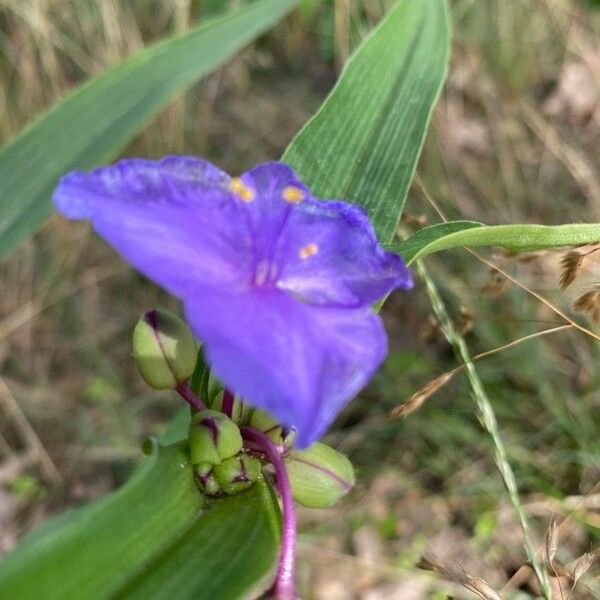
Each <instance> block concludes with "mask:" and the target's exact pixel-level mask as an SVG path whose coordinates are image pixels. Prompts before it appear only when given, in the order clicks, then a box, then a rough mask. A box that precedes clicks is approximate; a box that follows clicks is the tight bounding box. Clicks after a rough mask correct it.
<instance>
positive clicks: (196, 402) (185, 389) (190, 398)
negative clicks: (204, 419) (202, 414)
mask: <svg viewBox="0 0 600 600" xmlns="http://www.w3.org/2000/svg"><path fill="white" fill-rule="evenodd" d="M175 389H176V390H177V393H178V394H179V395H180V396H181V397H182V398H183V399H184V400H185V401H186V402H187V403H188V404H189V405H190V406H191V407H192V408H194V409H196V410H206V406H205V404H204V402H202V400H200V398H198V396H196V394H194V392H192V390H191V388H190V386H189V385H188V384H187V383H180V384H178V385H177V387H176V388H175Z"/></svg>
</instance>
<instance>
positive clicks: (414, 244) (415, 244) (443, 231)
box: [386, 221, 484, 263]
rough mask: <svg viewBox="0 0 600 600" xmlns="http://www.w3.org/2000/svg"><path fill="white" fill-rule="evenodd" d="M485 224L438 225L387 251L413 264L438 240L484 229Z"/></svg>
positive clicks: (393, 244) (420, 231)
mask: <svg viewBox="0 0 600 600" xmlns="http://www.w3.org/2000/svg"><path fill="white" fill-rule="evenodd" d="M483 226H484V225H483V223H478V222H477V221H448V222H446V223H436V224H435V225H431V226H429V227H424V228H423V229H419V231H417V232H416V233H415V234H414V235H411V236H410V237H409V238H407V239H406V240H403V241H402V242H395V243H392V244H387V245H386V250H389V251H390V252H396V254H399V255H400V256H402V258H403V259H404V260H405V261H406V262H407V263H408V262H411V261H412V260H413V259H414V257H415V256H417V255H418V254H419V252H421V250H422V249H423V248H425V247H427V246H429V244H432V243H434V242H436V241H437V240H439V239H441V238H443V237H447V236H449V235H451V234H453V233H456V232H459V231H464V230H465V229H472V228H473V227H483Z"/></svg>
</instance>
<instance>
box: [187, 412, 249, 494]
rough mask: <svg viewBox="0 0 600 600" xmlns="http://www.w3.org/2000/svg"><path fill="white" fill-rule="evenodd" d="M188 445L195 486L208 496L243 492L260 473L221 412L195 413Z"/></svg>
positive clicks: (233, 423) (234, 429)
mask: <svg viewBox="0 0 600 600" xmlns="http://www.w3.org/2000/svg"><path fill="white" fill-rule="evenodd" d="M188 442H189V445H190V457H191V459H192V464H193V465H194V469H195V471H196V478H197V482H198V486H199V488H200V490H201V491H202V492H204V493H205V494H206V495H207V496H216V495H220V494H223V493H225V494H237V493H239V492H243V491H244V490H245V489H247V488H249V487H250V486H251V485H252V484H253V483H254V482H255V481H256V480H257V479H258V477H259V475H260V473H261V463H260V461H259V460H258V459H257V458H255V457H253V456H250V455H249V454H246V453H245V452H244V451H243V440H242V434H241V433H240V428H239V427H238V425H237V424H236V423H235V422H234V421H233V420H232V419H230V418H229V417H228V416H227V415H225V414H223V413H222V412H219V411H217V410H201V411H199V412H197V413H196V414H195V415H194V416H193V417H192V420H191V422H190V429H189V436H188Z"/></svg>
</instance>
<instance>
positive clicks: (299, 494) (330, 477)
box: [285, 442, 355, 508]
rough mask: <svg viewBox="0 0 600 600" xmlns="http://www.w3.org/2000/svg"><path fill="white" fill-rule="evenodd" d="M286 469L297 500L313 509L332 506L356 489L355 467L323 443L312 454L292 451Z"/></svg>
mask: <svg viewBox="0 0 600 600" xmlns="http://www.w3.org/2000/svg"><path fill="white" fill-rule="evenodd" d="M285 466H286V468H287V472H288V476H289V478H290V484H291V486H292V493H293V495H294V499H295V500H296V502H298V503H299V504H302V505H303V506H307V507H309V508H325V507H328V506H332V505H333V504H335V503H336V502H337V501H338V500H339V499H340V498H342V496H345V495H346V494H347V493H348V492H349V491H350V490H351V489H352V488H353V487H354V483H355V476H354V467H353V466H352V463H351V462H350V461H349V460H348V458H347V457H346V456H344V455H343V454H341V453H340V452H338V451H337V450H334V449H333V448H331V447H329V446H327V445H325V444H321V443H320V442H317V443H316V444H313V445H312V446H311V447H310V448H308V450H292V451H291V452H290V453H289V454H288V456H287V457H286V461H285Z"/></svg>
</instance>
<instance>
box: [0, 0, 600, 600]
mask: <svg viewBox="0 0 600 600" xmlns="http://www.w3.org/2000/svg"><path fill="white" fill-rule="evenodd" d="M424 1H426V0H424ZM240 4H242V2H239V1H236V0H229V1H227V0H204V1H201V0H171V1H164V2H160V1H158V0H153V1H151V0H131V1H127V0H100V1H98V2H91V1H88V0H25V1H23V0H0V142H5V141H7V140H9V139H10V138H11V136H13V135H14V134H15V133H16V132H18V131H19V130H20V129H21V128H22V127H23V125H25V124H26V123H27V122H28V121H29V120H31V119H32V118H33V117H35V115H36V114H38V113H39V112H40V111H41V110H42V109H44V108H45V107H48V106H50V105H51V104H52V103H53V102H54V101H56V100H57V99H58V98H60V97H62V96H63V95H64V94H65V93H66V92H67V91H68V90H70V89H71V88H73V86H75V85H77V84H78V83H80V82H82V81H84V80H85V79H86V78H88V77H89V76H91V75H95V74H98V73H100V72H102V71H103V70H105V69H106V68H108V67H110V66H111V65H113V64H115V63H117V62H118V61H119V60H120V59H121V58H123V57H125V56H128V55H129V54H131V53H132V52H135V51H136V50H137V49H139V48H141V47H142V46H144V45H145V44H148V43H150V42H152V41H153V40H156V39H160V38H162V37H165V36H167V35H169V34H172V33H174V32H179V31H184V30H186V29H187V28H188V27H189V26H190V25H191V24H194V23H197V22H200V21H202V20H203V19H206V18H209V17H210V16H211V14H216V13H218V12H220V11H222V10H224V9H226V8H228V7H234V6H238V5H240ZM391 4H393V2H391V1H387V0H335V1H334V0H303V2H301V8H300V9H299V10H297V11H296V12H294V13H293V14H292V15H291V16H290V17H289V18H288V19H287V20H286V21H284V22H283V23H281V24H280V25H279V26H278V27H277V28H276V29H275V30H273V31H272V32H270V33H269V34H268V35H266V36H264V37H263V38H261V39H260V40H259V41H258V42H257V43H256V44H254V45H253V46H252V47H250V48H248V49H246V50H245V51H243V52H242V53H241V54H239V55H238V56H237V57H236V58H235V60H233V61H231V62H229V63H228V64H227V65H226V66H224V67H222V68H221V69H219V70H218V71H216V72H215V73H214V74H213V75H211V76H210V77H208V78H206V79H205V80H203V81H202V82H201V83H199V84H197V85H196V86H194V87H193V88H192V89H191V90H190V91H189V92H187V93H186V94H185V95H183V96H180V97H179V98H177V99H176V100H175V101H174V102H173V103H172V104H171V106H170V107H169V108H168V109H167V110H165V111H164V112H163V113H162V114H161V115H160V117H159V118H158V119H156V120H155V121H154V122H153V123H152V124H151V125H150V126H149V127H147V128H146V130H145V131H144V132H143V133H142V134H141V135H140V136H139V137H138V138H137V139H136V140H135V142H134V143H133V144H132V145H131V147H130V148H129V149H128V150H127V152H126V154H127V155H143V156H154V157H158V156H161V155H163V154H167V153H188V154H197V155H201V156H204V157H207V158H209V159H210V160H212V161H214V162H216V163H218V164H219V166H221V167H222V168H224V169H226V170H228V171H230V172H232V173H238V172H240V171H242V170H243V169H245V168H247V167H250V166H251V165H253V164H255V163H257V162H260V161H262V160H266V159H276V158H278V157H279V156H280V155H281V153H282V151H283V150H284V149H285V147H286V145H287V143H288V142H289V141H290V140H291V138H292V137H293V135H294V134H295V133H296V132H297V131H298V129H299V128H300V127H301V126H302V125H303V123H304V122H305V121H306V120H307V119H308V118H309V117H310V116H311V115H312V114H313V113H314V112H315V111H316V109H317V108H318V106H319V104H320V102H321V101H322V99H323V98H324V97H325V95H326V94H327V92H328V91H329V90H330V88H331V86H332V85H333V83H334V82H335V79H336V76H337V74H338V73H339V70H340V68H341V67H342V66H343V64H344V62H345V60H346V59H347V58H348V56H349V55H350V53H351V51H352V49H353V48H355V47H356V45H357V44H358V43H359V42H360V40H361V39H362V38H363V37H364V36H365V35H366V34H367V32H368V31H369V30H370V29H371V28H372V26H373V25H374V24H375V23H376V22H377V21H378V20H379V19H380V18H381V16H382V15H383V14H384V12H385V10H386V7H388V6H390V5H391ZM451 7H452V18H453V25H454V43H453V55H452V61H451V69H450V75H449V79H448V82H447V85H446V88H445V91H444V94H443V96H442V98H441V100H440V103H439V105H438V108H437V110H436V113H435V116H434V120H433V124H432V128H431V131H430V134H429V136H428V139H427V142H426V146H425V149H424V152H423V156H422V158H421V161H420V165H419V170H418V177H417V179H416V183H415V185H414V186H413V189H412V190H411V194H410V197H409V201H408V203H407V208H406V213H405V216H404V218H403V224H402V230H403V231H412V230H415V229H416V228H418V227H420V226H423V225H424V224H430V223H434V222H437V221H439V219H440V216H439V214H438V210H441V211H442V212H443V213H444V214H445V215H446V216H447V217H448V218H465V219H473V220H478V221H484V222H486V223H488V224H498V223H515V222H532V223H534V222H535V223H548V224H550V223H561V222H593V221H599V220H600V174H599V170H598V167H599V163H600V41H599V40H600V37H599V34H600V11H598V10H597V9H596V7H597V3H596V2H586V1H583V0H518V1H512V0H454V1H452V2H451ZM348 126H349V127H351V126H352V124H351V123H349V124H348ZM436 207H437V209H436ZM486 256H487V259H488V260H490V261H491V262H492V263H493V264H494V265H496V266H498V267H499V268H500V269H502V270H504V271H506V272H508V273H510V274H511V275H512V276H513V277H514V278H515V279H516V280H517V282H518V283H519V284H521V285H516V284H514V283H513V282H511V281H509V280H508V279H506V278H505V277H504V276H503V275H502V273H500V272H499V271H497V270H495V269H493V268H490V266H489V265H488V264H484V263H482V262H481V261H479V260H477V258H476V257H474V256H472V255H470V254H468V253H466V252H454V253H452V254H444V255H441V256H435V257H431V258H428V259H427V261H426V266H427V269H428V271H429V277H430V279H431V281H433V282H435V285H436V286H437V288H438V289H439V293H440V294H441V297H442V299H443V301H444V303H445V305H446V312H447V316H448V318H450V319H451V320H452V322H453V323H454V324H455V326H456V328H457V330H458V331H459V332H460V334H461V335H462V336H464V339H465V340H466V342H467V344H468V346H469V348H470V350H471V352H472V354H477V353H479V352H484V351H486V350H490V349H493V348H497V347H499V346H502V345H504V344H507V343H509V342H511V341H513V340H518V339H519V338H522V337H524V336H528V335H531V334H534V333H536V332H539V331H542V330H544V329H548V328H551V327H553V326H555V325H557V324H561V319H560V318H559V317H557V315H556V313H555V312H554V311H553V310H552V309H551V308H549V307H548V304H547V302H551V303H553V304H554V305H556V306H558V307H560V309H561V310H563V311H565V312H566V313H568V314H570V315H571V316H573V314H574V313H573V312H572V309H571V303H572V301H573V300H574V298H576V297H577V296H578V295H579V294H581V293H582V292H583V291H586V290H588V289H590V287H589V286H590V285H593V284H594V283H597V282H598V278H599V276H600V272H599V270H600V263H598V262H597V260H596V259H595V255H591V256H590V257H589V260H587V261H586V263H585V265H584V268H582V269H581V271H580V272H579V274H578V277H577V279H576V281H575V282H574V283H573V284H572V286H570V287H569V289H568V290H567V293H564V292H562V291H561V290H560V286H559V278H560V273H561V258H562V253H560V252H545V253H537V254H535V255H529V256H527V257H524V258H523V257H521V258H519V259H516V258H515V257H511V256H508V255H506V254H497V253H496V254H495V253H491V252H490V253H487V255H486ZM523 286H525V288H526V289H524V288H523ZM571 288H572V290H571ZM0 290H1V292H0V373H1V377H0V554H2V553H5V552H7V551H8V550H9V549H10V548H12V547H13V546H14V544H15V543H16V541H17V540H18V539H19V538H20V537H21V536H22V535H23V534H24V533H25V532H26V531H28V530H30V529H31V528H33V527H35V526H36V525H37V524H39V523H40V522H41V521H43V520H44V519H46V518H47V517H48V516H49V515H50V514H53V513H55V512H56V511H58V510H61V509H64V508H65V507H68V506H74V505H77V504H79V503H81V502H82V501H85V500H89V499H92V498H95V497H97V496H99V495H101V494H103V493H106V492H107V491H109V490H110V489H113V488H114V487H115V486H117V485H119V484H120V483H122V482H123V481H124V479H125V478H126V477H127V474H128V473H129V472H130V470H131V468H132V466H133V464H135V461H136V460H137V459H138V458H139V456H140V455H141V452H140V442H141V440H143V439H144V438H145V437H146V436H148V435H150V434H155V433H157V432H159V431H160V430H161V427H162V426H163V425H164V423H165V422H166V421H167V420H168V419H169V417H170V416H171V415H172V414H173V413H174V411H175V410H176V409H177V408H178V406H179V403H178V401H177V399H176V398H175V397H174V396H170V395H169V394H167V393H156V392H154V391H151V390H148V389H147V388H146V387H144V385H143V383H142V382H141V380H140V378H139V376H138V375H137V373H136V371H135V366H134V364H133V362H132V360H131V351H130V335H131V331H132V327H133V325H134V324H135V322H136V320H137V318H138V316H139V315H140V314H141V313H142V312H144V311H145V310H147V309H149V308H151V307H154V306H161V307H166V308H174V309H177V305H176V304H175V303H174V301H173V300H172V299H171V298H169V297H168V296H167V295H166V294H165V293H163V292H162V291H161V290H159V289H157V288H156V287H154V286H153V285H151V284H150V283H148V282H147V281H146V280H144V279H143V278H142V277H141V276H139V275H137V274H136V273H135V272H133V271H132V270H131V269H130V268H129V267H128V266H127V265H125V264H124V263H123V262H121V260H120V259H119V258H118V257H117V256H116V254H115V253H114V252H113V251H111V250H110V249H109V248H108V247H107V246H106V245H105V244H103V243H102V242H100V241H99V240H98V239H97V238H96V237H95V236H94V235H93V234H92V233H91V232H90V230H89V228H88V227H87V226H86V225H81V224H78V225H75V224H73V223H66V222H64V221H63V220H61V219H60V218H53V219H51V220H50V221H49V222H48V223H47V224H46V225H45V226H44V228H43V229H42V230H41V231H40V232H39V234H37V235H36V236H35V237H34V238H32V239H30V240H28V241H27V242H26V243H24V244H22V245H21V246H20V248H19V249H18V251H17V252H15V253H14V254H13V255H12V256H11V257H10V258H9V259H8V260H6V261H4V262H3V263H2V264H0ZM531 290H535V291H536V292H537V294H538V295H540V296H541V297H542V299H543V300H545V301H546V302H543V301H540V299H539V298H537V297H534V296H533V295H532V294H531V293H530V291H531ZM438 317H439V315H438ZM384 318H385V320H386V322H387V325H388V331H389V333H390V338H391V348H392V350H391V353H390V356H389V358H388V360H387V362H386V364H385V365H384V367H383V368H382V370H381V371H380V373H379V374H378V375H377V376H376V378H375V379H374V381H373V383H372V385H371V386H370V387H369V388H368V389H367V390H366V391H365V392H364V393H363V394H362V395H361V397H360V398H359V399H358V400H357V401H355V402H354V403H352V405H351V406H349V408H348V409H347V411H346V412H345V413H344V414H343V415H342V417H341V418H340V419H339V421H338V423H337V425H336V427H335V428H334V430H333V431H332V432H331V433H330V435H329V437H328V441H329V442H330V443H332V444H333V445H336V446H338V447H340V448H341V449H342V450H344V451H346V452H348V453H349V454H350V455H351V457H352V459H353V461H354V462H355V464H356V465H357V467H358V469H359V480H360V484H359V486H358V489H357V490H356V492H355V493H354V494H353V495H352V497H351V498H350V499H349V500H348V501H347V502H345V503H344V504H343V505H342V507H341V508H338V509H335V510H334V511H324V512H320V511H306V512H302V513H301V524H302V525H301V527H302V535H301V542H300V567H299V569H300V583H301V589H302V590H303V594H304V596H303V597H306V598H315V599H320V598H323V599H325V598H326V599H328V600H332V599H336V598H351V597H356V598H361V599H368V600H375V599H379V598H382V599H387V598H398V599H402V600H407V599H408V600H410V599H412V598H414V599H418V598H445V597H447V594H449V593H451V594H454V597H461V598H462V597H465V598H468V597H472V596H469V593H468V592H467V591H466V590H465V589H464V587H461V585H460V584H461V581H459V580H460V578H461V576H460V572H456V570H453V568H452V567H451V565H454V564H455V563H454V561H458V562H459V563H460V564H461V565H463V566H464V568H465V569H466V570H467V572H468V573H470V574H472V575H476V576H479V577H482V578H484V579H485V580H486V581H488V583H489V584H490V585H492V586H493V587H494V588H495V589H498V590H500V589H502V588H504V586H508V587H506V590H512V591H511V592H510V595H509V596H507V597H512V595H514V594H517V593H521V594H523V595H524V596H523V597H528V596H527V594H535V593H536V591H537V590H536V587H535V582H534V581H533V578H532V577H531V572H530V569H529V568H528V567H527V565H526V563H527V561H526V558H525V554H524V551H523V536H522V532H521V529H520V527H519V524H518V521H517V519H516V517H515V513H514V509H513V506H512V504H511V503H510V501H509V499H508V497H507V495H506V492H505V490H504V487H503V484H502V479H501V476H500V474H499V472H498V469H497V468H496V466H495V463H494V453H493V446H492V444H491V442H490V440H489V437H488V436H487V434H486V433H485V432H484V430H483V429H482V427H481V424H480V422H479V420H478V418H477V414H476V410H475V404H474V401H473V397H472V392H471V388H470V386H469V383H468V381H467V379H466V378H465V377H464V375H462V374H459V375H457V376H456V377H454V378H453V379H452V380H451V381H449V382H448V383H447V384H446V385H444V386H442V387H441V388H440V389H439V390H438V391H437V392H436V393H435V394H433V395H432V396H431V397H429V398H428V399H427V400H426V401H425V402H424V404H423V406H421V407H420V408H418V410H416V411H414V412H412V413H411V414H410V415H408V416H407V417H406V418H404V419H396V420H390V419H389V418H388V417H387V415H388V412H389V411H390V410H391V409H392V408H394V407H396V406H398V405H400V404H402V403H403V402H405V401H406V400H407V399H408V398H410V397H411V395H413V394H414V393H415V392H418V391H419V390H420V389H422V388H423V387H424V386H425V385H426V384H427V383H428V382H430V381H431V380H433V379H434V378H435V377H437V376H438V375H440V374H441V373H443V372H444V371H447V370H449V369H451V368H453V367H454V366H456V364H457V359H456V358H455V356H454V353H453V350H452V348H451V347H450V345H449V344H448V342H447V341H446V340H445V338H444V336H443V335H442V331H441V328H440V324H439V322H438V318H437V317H435V316H434V314H433V311H432V308H431V305H430V303H429V299H428V295H427V292H426V289H425V285H424V284H423V283H422V282H421V281H419V282H418V284H417V286H416V289H415V290H414V291H413V292H411V293H410V294H406V293H399V294H397V295H394V296H392V298H391V299H390V300H389V301H388V303H387V304H386V306H385V308H384ZM575 318H576V319H581V318H582V317H580V316H576V317H575ZM585 324H586V326H588V327H592V328H593V327H594V324H593V323H589V322H588V323H585ZM597 359H598V349H597V345H596V343H595V342H594V341H593V340H592V339H591V338H589V337H586V336H585V335H584V334H582V333H578V332H575V331H573V330H567V331H563V332H560V333H556V334H553V335H548V336H544V337H540V338H537V339H532V340H530V341H526V342H523V343H522V344H519V345H517V346H515V347H512V348H509V349H506V350H503V351H502V352H500V353H497V354H495V355H493V356H491V357H489V358H487V359H484V360H482V361H480V362H478V363H477V370H478V372H479V374H480V376H481V378H482V380H483V383H484V386H485V389H486V390H487V392H488V394H489V397H490V399H491V402H492V404H493V408H494V411H495V412H496V416H497V419H498V422H499V428H500V432H501V435H502V438H503V440H504V443H505V445H506V447H507V450H508V459H509V461H510V463H511V464H512V466H513V469H514V470H515V474H516V477H517V482H518V485H519V491H520V495H521V502H522V504H523V508H524V511H525V513H526V514H527V515H528V517H530V519H531V526H532V531H531V532H530V537H531V541H532V543H533V544H534V546H535V547H536V548H539V549H540V552H541V550H542V549H543V548H544V546H545V544H546V541H547V540H548V539H550V541H551V545H557V550H556V560H555V563H554V565H555V566H554V567H553V569H551V575H552V577H551V579H552V584H553V586H554V589H555V591H556V593H557V597H560V595H558V594H559V593H561V590H562V591H563V592H564V594H565V597H567V595H568V590H569V587H570V584H571V583H572V582H570V581H569V578H568V577H567V576H566V574H565V572H563V571H562V570H561V569H563V567H562V565H569V564H572V563H573V561H575V560H577V559H578V558H579V557H581V556H582V555H583V554H584V553H585V552H590V551H593V550H594V548H596V547H598V545H599V540H600V435H599V434H600V410H599V409H600V375H599V374H598V369H597ZM553 515H554V516H555V517H556V520H557V523H558V524H559V526H558V528H557V530H556V533H555V532H554V529H553V527H552V526H551V525H550V520H551V517H552V516H553ZM554 541H556V544H554ZM425 554H426V555H429V556H431V555H435V556H436V557H437V559H438V560H439V561H440V563H441V564H440V565H438V570H440V569H441V570H443V568H446V570H449V571H450V572H446V573H442V574H438V575H437V577H436V576H432V575H431V574H430V573H426V572H424V571H423V570H422V569H420V568H419V565H420V559H421V557H422V556H423V555H425ZM421 566H423V565H422V563H421ZM595 573H596V574H597V569H596V570H595V571H594V568H592V569H591V570H590V571H588V575H587V577H588V579H587V580H586V581H585V585H580V586H578V587H577V589H576V590H575V592H573V594H571V597H572V598H588V597H589V598H594V597H598V596H597V595H595V594H596V593H597V589H598V585H597V584H596V583H595V582H594V577H593V576H594V574H595ZM462 583H464V578H463V581H462ZM594 590H596V592H595V591H594Z"/></svg>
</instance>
